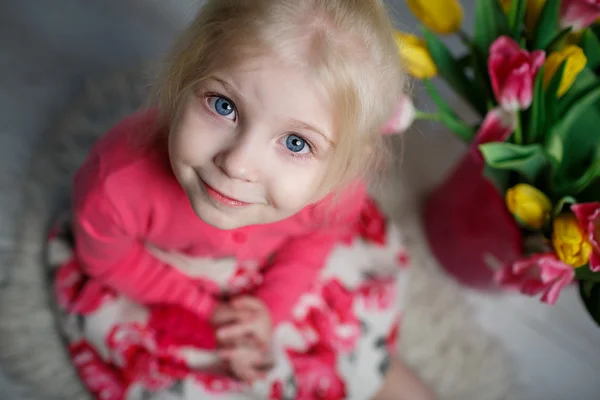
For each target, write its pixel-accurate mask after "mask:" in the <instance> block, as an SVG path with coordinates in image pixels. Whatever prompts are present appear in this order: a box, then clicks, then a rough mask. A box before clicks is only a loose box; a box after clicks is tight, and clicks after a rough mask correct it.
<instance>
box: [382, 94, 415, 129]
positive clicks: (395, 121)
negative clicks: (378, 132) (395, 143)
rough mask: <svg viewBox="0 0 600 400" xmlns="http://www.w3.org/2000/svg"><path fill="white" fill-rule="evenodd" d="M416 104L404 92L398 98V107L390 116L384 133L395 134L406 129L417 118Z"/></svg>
mask: <svg viewBox="0 0 600 400" xmlns="http://www.w3.org/2000/svg"><path fill="white" fill-rule="evenodd" d="M415 114H416V110H415V106H414V104H413V102H412V100H411V99H410V97H408V96H407V95H405V94H403V95H401V96H400V98H399V99H398V103H397V104H396V109H395V111H394V114H393V115H392V118H390V119H389V120H388V121H387V122H386V124H385V126H384V127H383V132H382V133H383V134H384V135H393V134H394V133H402V132H404V131H406V130H407V129H408V128H409V127H410V126H411V125H412V123H413V122H414V120H415Z"/></svg>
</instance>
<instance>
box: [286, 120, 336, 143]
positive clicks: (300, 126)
mask: <svg viewBox="0 0 600 400" xmlns="http://www.w3.org/2000/svg"><path fill="white" fill-rule="evenodd" d="M293 124H294V126H295V127H297V128H298V129H306V130H309V131H313V132H315V133H316V134H318V135H320V136H322V137H323V139H325V141H327V143H329V145H330V146H331V147H334V148H335V143H334V142H333V140H331V139H329V138H328V137H327V135H326V134H324V133H323V132H321V131H320V130H319V129H317V128H315V127H314V126H312V125H310V124H308V123H306V122H304V121H298V120H294V121H293Z"/></svg>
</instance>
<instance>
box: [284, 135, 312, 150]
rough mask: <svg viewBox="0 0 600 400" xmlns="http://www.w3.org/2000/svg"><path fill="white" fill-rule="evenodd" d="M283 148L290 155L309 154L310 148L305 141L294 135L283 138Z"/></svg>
mask: <svg viewBox="0 0 600 400" xmlns="http://www.w3.org/2000/svg"><path fill="white" fill-rule="evenodd" d="M285 147H287V149H288V150H289V151H291V152H292V153H310V146H309V145H308V143H306V140H304V139H302V138H301V137H300V136H298V135H294V134H291V135H288V136H287V137H286V138H285Z"/></svg>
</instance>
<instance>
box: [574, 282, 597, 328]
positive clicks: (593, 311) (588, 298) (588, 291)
mask: <svg viewBox="0 0 600 400" xmlns="http://www.w3.org/2000/svg"><path fill="white" fill-rule="evenodd" d="M579 294H580V296H581V300H582V301H583V304H584V305H585V308H586V309H587V311H588V312H589V313H590V316H591V317H592V318H593V319H594V321H596V324H598V325H600V283H598V282H590V281H580V282H579Z"/></svg>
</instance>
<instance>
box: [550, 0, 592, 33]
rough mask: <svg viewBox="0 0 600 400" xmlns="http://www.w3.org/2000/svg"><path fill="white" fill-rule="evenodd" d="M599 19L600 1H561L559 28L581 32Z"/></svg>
mask: <svg viewBox="0 0 600 400" xmlns="http://www.w3.org/2000/svg"><path fill="white" fill-rule="evenodd" d="M598 18H600V0H562V1H561V4H560V26H561V27H562V28H567V27H572V28H573V31H575V32H577V31H581V30H582V29H585V28H587V27H588V26H590V25H591V24H593V23H594V22H595V21H596V20H597V19H598Z"/></svg>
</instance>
